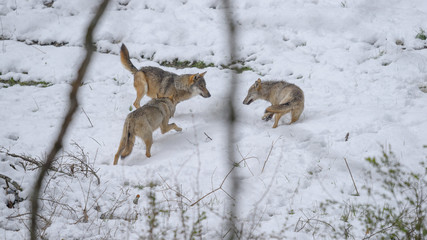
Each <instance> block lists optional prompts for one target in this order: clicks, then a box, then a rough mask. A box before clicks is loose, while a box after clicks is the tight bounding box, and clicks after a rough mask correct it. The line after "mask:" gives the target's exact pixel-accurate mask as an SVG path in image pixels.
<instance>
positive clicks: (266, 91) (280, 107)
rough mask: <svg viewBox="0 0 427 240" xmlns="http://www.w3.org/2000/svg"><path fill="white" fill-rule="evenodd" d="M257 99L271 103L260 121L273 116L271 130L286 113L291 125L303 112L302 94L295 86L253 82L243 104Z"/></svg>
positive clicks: (278, 82)
mask: <svg viewBox="0 0 427 240" xmlns="http://www.w3.org/2000/svg"><path fill="white" fill-rule="evenodd" d="M257 99H263V100H266V101H268V102H270V103H271V106H270V107H268V108H266V109H265V113H264V116H263V117H262V120H265V121H268V120H270V119H272V118H273V116H274V124H273V128H276V127H277V125H278V123H279V119H280V118H281V117H282V116H283V115H285V114H286V113H289V112H290V113H291V116H292V118H291V122H290V124H291V123H293V122H295V121H297V120H298V119H299V117H300V116H301V113H302V111H303V110H304V92H303V91H302V90H301V88H299V87H298V86H296V85H295V84H292V83H288V82H285V81H261V79H259V78H258V80H256V81H255V83H254V84H253V85H252V86H251V87H250V88H249V90H248V95H247V96H246V98H245V100H243V104H246V105H249V104H251V103H252V102H253V101H255V100H257Z"/></svg>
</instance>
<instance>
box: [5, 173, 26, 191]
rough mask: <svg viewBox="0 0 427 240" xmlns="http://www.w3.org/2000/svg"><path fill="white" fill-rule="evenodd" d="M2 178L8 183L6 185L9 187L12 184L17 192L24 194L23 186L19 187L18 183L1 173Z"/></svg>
mask: <svg viewBox="0 0 427 240" xmlns="http://www.w3.org/2000/svg"><path fill="white" fill-rule="evenodd" d="M0 178H3V179H4V181H6V185H8V183H11V184H12V185H13V186H14V187H15V189H16V190H19V191H21V192H22V187H21V185H19V184H18V183H17V182H15V181H13V180H12V179H11V178H10V177H8V176H6V175H3V174H1V173H0Z"/></svg>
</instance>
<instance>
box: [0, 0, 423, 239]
mask: <svg viewBox="0 0 427 240" xmlns="http://www.w3.org/2000/svg"><path fill="white" fill-rule="evenodd" d="M45 2H47V1H42V0H37V1H25V0H20V1H12V0H0V20H1V39H2V41H1V43H0V45H1V46H0V47H1V50H0V79H11V78H13V79H15V80H20V81H22V82H26V81H31V80H32V81H45V82H49V83H52V84H53V85H52V86H50V87H46V88H41V87H36V86H19V85H14V86H12V87H7V85H6V84H2V85H3V87H2V88H0V108H1V109H2V111H0V119H1V120H0V121H1V122H0V126H1V127H0V146H1V147H2V148H3V149H6V150H8V151H10V152H11V153H17V154H26V155H32V156H38V157H41V158H42V157H44V155H45V154H46V153H47V152H48V151H49V150H50V147H51V144H52V141H53V139H54V138H55V137H56V134H57V131H58V128H59V127H60V124H61V123H62V117H63V116H64V114H65V111H66V109H67V104H68V103H67V101H68V91H69V89H70V85H69V83H70V82H71V81H72V80H73V79H74V78H75V76H76V70H77V68H78V66H79V64H80V61H81V59H82V56H83V54H84V51H83V48H82V46H83V41H84V39H83V35H84V33H83V29H84V28H85V26H86V24H87V22H88V20H89V19H90V17H92V16H93V14H94V11H95V9H96V6H97V1H84V0H75V1H65V0H56V1H53V4H52V6H51V7H47V6H46V5H45V4H44V3H45ZM233 2H234V6H233V16H234V17H235V19H236V23H237V26H238V31H237V32H238V38H237V42H238V44H237V45H238V56H237V58H238V59H239V61H240V62H243V63H244V65H245V66H247V67H250V68H251V69H252V70H251V71H244V72H243V73H241V74H239V75H238V79H235V80H237V83H238V90H237V92H236V93H235V97H236V101H237V102H236V104H235V106H236V108H237V123H236V139H237V140H236V143H235V156H236V158H237V160H238V161H240V160H242V159H245V161H243V162H241V164H239V167H237V168H236V169H234V171H235V172H236V173H237V174H238V180H239V182H240V186H241V192H240V194H239V195H238V196H234V198H235V201H236V203H237V205H238V216H239V218H240V220H241V221H243V222H244V223H245V224H244V228H245V230H246V232H251V231H252V230H251V229H252V227H253V228H254V230H253V233H254V234H258V235H260V234H262V233H265V234H267V235H265V236H264V237H265V238H266V239H268V237H267V236H268V234H271V233H273V232H274V233H278V232H280V231H281V230H282V229H284V225H285V226H287V227H289V228H290V230H288V231H287V232H286V236H287V237H288V238H296V239H305V238H307V239H311V238H312V236H311V234H310V233H303V232H294V227H293V226H294V225H295V224H296V222H297V221H298V219H299V217H300V216H301V215H303V214H304V213H305V212H307V211H309V209H311V208H316V206H318V204H319V203H320V202H322V201H324V200H325V199H334V200H337V201H347V200H351V201H358V200H359V199H360V200H361V201H363V200H365V198H364V196H360V197H354V196H352V194H353V193H354V187H353V183H352V181H351V178H350V176H349V173H348V170H347V168H346V165H345V162H344V158H345V159H347V160H348V162H349V165H350V167H351V170H352V174H353V176H354V179H355V181H356V184H359V185H362V184H364V183H365V179H364V177H363V176H364V172H366V168H367V167H368V165H367V164H366V163H365V161H364V160H363V159H364V158H365V157H369V156H377V155H379V154H381V150H382V149H381V146H386V147H388V146H391V149H392V151H393V152H394V153H395V154H396V155H397V156H398V158H399V159H400V160H402V163H403V164H404V165H405V166H407V167H408V168H410V169H411V168H413V169H414V170H416V164H417V163H418V162H419V161H421V160H422V159H425V156H426V153H427V152H426V148H423V145H426V144H427V121H426V119H427V95H426V93H425V92H422V91H421V90H420V87H423V86H426V85H427V41H425V40H421V39H417V38H415V36H416V35H417V33H418V32H419V31H420V29H426V30H427V2H426V1H423V0H413V1H397V0H392V1H385V0H379V1H374V2H373V1H367V0H366V1H353V0H348V1H342V2H340V1H332V0H328V1H316V0H293V1H275V0H267V1H249V0H239V1H233ZM226 29H227V27H226V22H225V20H224V14H223V5H222V3H221V1H218V0H209V1H198V0H188V1H156V0H145V1H132V0H130V1H129V0H114V1H112V2H111V3H110V5H109V7H108V9H107V11H106V13H105V15H104V17H103V19H102V21H101V23H100V25H99V27H98V28H97V30H96V34H95V38H94V39H95V44H96V47H97V52H96V53H95V55H94V58H93V62H92V64H91V67H90V71H89V72H88V75H87V77H86V79H85V84H84V85H83V86H82V87H81V89H80V95H79V96H80V103H81V108H80V109H79V111H78V112H77V113H76V116H75V118H74V121H73V124H72V127H71V129H70V130H69V133H68V134H67V136H66V139H65V142H64V147H65V151H67V152H78V151H79V150H78V149H76V148H75V147H74V146H73V145H72V143H77V144H78V145H79V146H81V147H82V148H84V152H85V153H86V154H87V155H88V156H89V159H90V162H92V163H94V166H95V168H96V169H99V171H98V172H97V175H98V176H99V178H100V179H101V184H100V185H97V184H96V183H94V182H93V181H94V180H93V178H84V177H80V178H78V180H76V179H75V178H65V180H55V178H53V180H52V183H51V184H50V185H48V187H47V188H46V189H47V190H46V192H45V194H46V195H47V196H55V197H56V198H55V199H57V201H58V202H62V203H65V204H66V205H68V206H70V207H71V208H73V209H74V211H71V210H64V208H60V209H62V210H61V211H60V210H58V211H57V212H55V213H54V214H53V213H52V212H53V210H52V208H53V207H52V206H53V205H52V206H50V205H48V204H46V205H45V208H44V209H43V211H44V213H45V214H49V213H52V214H51V216H52V220H53V221H52V223H51V225H50V226H49V227H48V228H47V229H45V231H44V234H45V236H47V238H49V239H60V238H64V239H69V238H75V239H82V238H92V239H99V238H103V237H104V238H107V239H136V238H138V237H142V236H147V235H146V234H147V231H148V226H147V217H144V214H146V213H147V211H148V209H150V208H152V206H151V205H149V201H148V198H147V196H148V195H149V193H150V187H149V185H150V184H154V186H153V188H152V189H153V191H154V192H155V193H156V196H157V201H158V204H159V205H158V207H160V208H162V209H168V211H169V215H168V214H165V215H166V216H163V215H162V216H163V218H162V220H161V221H160V220H159V221H160V223H159V225H161V226H167V227H165V228H170V229H172V230H170V231H169V232H168V233H167V234H166V239H171V238H172V236H173V229H180V228H181V227H182V226H181V219H180V215H179V214H178V213H179V211H178V210H179V202H180V201H178V200H179V199H181V200H182V202H183V203H184V206H185V209H187V212H186V213H187V214H188V217H189V219H190V222H194V221H195V219H196V218H197V211H199V210H200V211H204V212H206V214H207V220H205V221H203V222H202V223H203V237H204V238H205V239H220V238H221V237H222V236H224V235H225V234H226V231H227V229H225V230H224V228H223V223H224V220H223V217H224V216H226V214H227V213H226V212H225V207H226V206H227V202H228V201H230V200H231V198H230V197H229V196H228V195H227V193H228V190H229V189H230V179H226V181H225V184H224V186H223V188H222V189H223V190H224V191H223V190H221V189H220V190H218V191H216V192H215V193H213V194H211V195H209V196H207V197H206V198H204V199H203V200H202V201H201V202H200V203H199V205H198V206H194V207H189V205H190V204H191V203H194V202H195V201H197V200H198V199H200V198H201V197H202V196H203V195H205V194H207V193H209V192H210V191H212V190H214V189H216V188H218V187H220V184H221V182H222V181H223V180H224V178H225V177H226V175H227V173H228V172H229V170H230V165H229V162H228V161H227V155H228V153H227V151H228V150H227V149H228V146H226V138H227V136H228V133H227V131H226V129H227V127H226V124H227V122H226V119H227V116H226V114H225V109H226V108H225V107H226V104H227V99H226V98H227V93H228V89H229V83H230V79H229V77H230V70H229V69H226V68H224V67H222V66H221V65H226V64H228V59H229V53H228V51H227V50H228V48H227V43H226V35H225V34H226ZM121 43H125V44H126V45H127V47H128V49H129V52H130V55H131V58H132V59H131V60H132V62H133V63H134V65H135V66H137V67H138V68H139V67H142V66H160V65H159V63H161V62H163V61H170V62H171V61H173V60H174V59H179V60H181V61H203V62H205V63H206V64H210V63H212V64H213V65H214V67H208V68H206V69H197V68H184V69H174V68H171V67H162V66H161V67H162V68H163V69H165V70H168V71H171V72H175V73H178V74H184V73H197V72H203V71H207V74H206V75H205V79H206V81H207V88H208V89H209V91H210V93H211V95H212V97H211V98H207V99H204V98H202V97H200V96H196V97H194V98H192V99H190V100H188V101H185V102H182V103H180V104H179V105H178V106H177V110H176V114H175V117H174V118H172V119H171V121H172V122H175V123H176V124H177V125H179V126H180V127H182V128H183V131H182V132H181V133H177V132H173V131H172V132H169V133H166V134H164V135H162V134H161V133H160V131H156V132H155V133H154V144H153V148H152V157H151V158H150V159H147V158H146V157H145V154H144V153H145V146H144V144H143V142H142V141H140V140H137V143H136V145H135V148H134V151H133V153H132V154H131V155H130V156H129V157H128V158H127V159H126V160H123V161H120V164H119V165H118V166H112V161H113V156H114V154H115V152H116V151H117V147H118V144H119V139H120V136H121V133H122V127H123V122H124V119H125V118H126V115H127V114H128V113H129V110H130V107H131V106H132V103H133V101H134V98H135V90H134V88H133V78H132V75H131V74H130V72H128V71H127V70H125V69H124V68H123V66H122V65H121V63H120V60H119V57H118V53H119V48H120V45H121ZM257 78H261V79H263V80H286V81H288V82H292V83H295V84H297V85H298V86H300V87H301V89H303V91H304V93H305V101H306V102H305V110H304V112H303V114H302V116H301V118H300V120H299V121H297V122H296V123H294V124H292V125H288V124H287V123H288V122H289V121H290V117H289V116H285V117H283V118H282V120H281V121H280V125H279V127H278V128H276V129H272V128H271V126H272V124H273V123H272V122H264V121H262V120H261V117H262V115H263V112H264V109H265V108H266V107H267V106H269V104H268V103H267V102H263V101H261V100H260V101H257V102H254V103H252V104H251V105H249V106H246V105H243V104H241V102H242V101H243V99H244V97H245V96H246V92H247V89H248V88H249V87H250V86H251V85H252V84H253V82H254V81H255V80H256V79H257ZM148 99H149V98H148V97H144V98H143V100H142V103H145V102H147V101H148ZM347 133H348V134H349V137H348V141H345V136H346V134H347ZM0 156H1V162H0V173H1V174H4V175H7V176H9V177H11V178H12V179H14V180H15V181H17V182H18V183H20V184H21V186H23V188H24V190H23V191H22V192H21V193H20V196H21V197H23V198H26V197H27V196H29V194H30V193H31V187H32V182H33V181H34V177H35V176H36V173H35V172H34V171H24V170H23V169H22V167H19V164H17V162H18V160H19V159H16V158H12V157H9V156H6V155H5V154H4V153H3V154H1V155H0ZM11 163H13V164H15V165H16V166H17V167H16V170H15V169H13V168H11V166H10V164H11ZM0 185H1V186H2V187H3V186H4V185H5V184H4V181H3V180H1V179H0ZM171 188H173V189H174V190H172V189H171ZM176 189H178V190H179V192H181V194H182V195H184V196H185V197H183V198H180V197H179V196H177V195H176V191H178V190H176ZM0 192H1V193H0V198H1V200H2V201H3V202H6V201H7V199H10V198H13V197H14V196H13V195H11V194H6V193H5V191H0ZM137 194H140V195H141V200H140V203H139V204H138V205H135V204H133V203H132V200H133V199H134V198H135V196H136V195H137ZM122 200H123V201H122ZM118 202H120V204H118ZM85 205H88V206H90V208H89V210H88V211H87V213H88V218H89V223H84V222H82V221H79V219H80V218H81V217H82V214H83V209H84V206H85ZM0 206H1V207H0V212H1V214H0V229H1V230H0V238H4V239H13V238H15V239H20V238H24V237H25V236H27V234H28V233H27V232H28V230H27V228H26V227H25V226H26V225H25V224H26V223H27V222H25V221H23V220H25V219H27V218H28V216H25V213H28V211H29V203H28V200H25V201H23V202H21V203H19V207H18V208H13V209H9V208H6V207H5V205H4V204H1V205H0ZM109 209H117V210H116V211H115V212H114V214H113V215H114V216H113V217H112V220H104V219H103V218H104V217H103V214H105V213H106V212H108V211H109ZM20 214H22V215H23V216H21V217H16V216H18V215H20ZM135 214H138V215H139V216H140V217H139V218H138V219H134V220H129V219H126V218H127V217H129V216H130V218H132V216H135ZM11 216H15V217H12V218H10V217H11ZM158 234H160V233H158ZM180 238H184V237H183V235H180V237H179V239H180Z"/></svg>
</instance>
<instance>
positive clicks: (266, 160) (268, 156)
mask: <svg viewBox="0 0 427 240" xmlns="http://www.w3.org/2000/svg"><path fill="white" fill-rule="evenodd" d="M277 140H279V138H277V139H276V140H275V141H274V142H272V143H271V147H270V151H269V152H268V155H267V158H266V159H265V161H264V165H263V166H262V170H261V173H264V168H265V165H266V164H267V162H268V159H269V158H270V154H271V151H273V147H274V144H276V142H277Z"/></svg>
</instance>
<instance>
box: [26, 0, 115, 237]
mask: <svg viewBox="0 0 427 240" xmlns="http://www.w3.org/2000/svg"><path fill="white" fill-rule="evenodd" d="M108 2H109V0H104V1H103V2H102V3H101V4H100V6H99V8H98V11H97V12H96V14H95V16H94V18H93V19H92V21H91V22H90V23H89V25H88V28H87V31H86V39H85V48H86V57H85V59H84V60H83V62H82V64H81V66H80V68H79V70H78V74H77V78H76V79H75V80H74V81H73V83H72V84H71V86H72V89H71V92H70V105H69V106H70V107H69V109H68V112H67V114H66V115H65V118H64V121H63V124H62V127H61V130H60V132H59V134H58V137H57V139H56V141H55V143H54V144H53V147H52V150H51V151H50V153H49V154H48V155H47V158H46V162H45V163H44V164H43V166H42V168H41V171H40V174H39V176H38V178H37V180H36V183H35V185H34V191H33V194H32V196H31V227H30V234H31V239H32V240H36V239H37V232H36V231H37V216H38V214H37V212H38V208H39V203H38V199H39V194H40V189H41V186H42V183H43V179H44V177H45V175H46V173H47V171H48V170H49V168H50V166H51V165H52V163H53V160H54V159H55V156H56V154H57V153H58V152H59V150H60V149H62V141H63V138H64V136H65V134H66V133H67V130H68V126H69V125H70V123H71V121H72V119H73V115H74V113H75V112H76V110H77V108H78V105H79V103H78V99H77V93H78V91H79V88H80V86H81V84H82V83H83V78H84V76H85V74H86V71H87V69H88V66H89V63H90V61H91V59H92V54H93V51H94V47H93V45H92V40H93V36H92V34H93V30H94V29H95V27H96V25H97V23H98V21H99V19H100V18H101V16H102V14H103V13H104V11H105V9H106V8H107V5H108Z"/></svg>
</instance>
